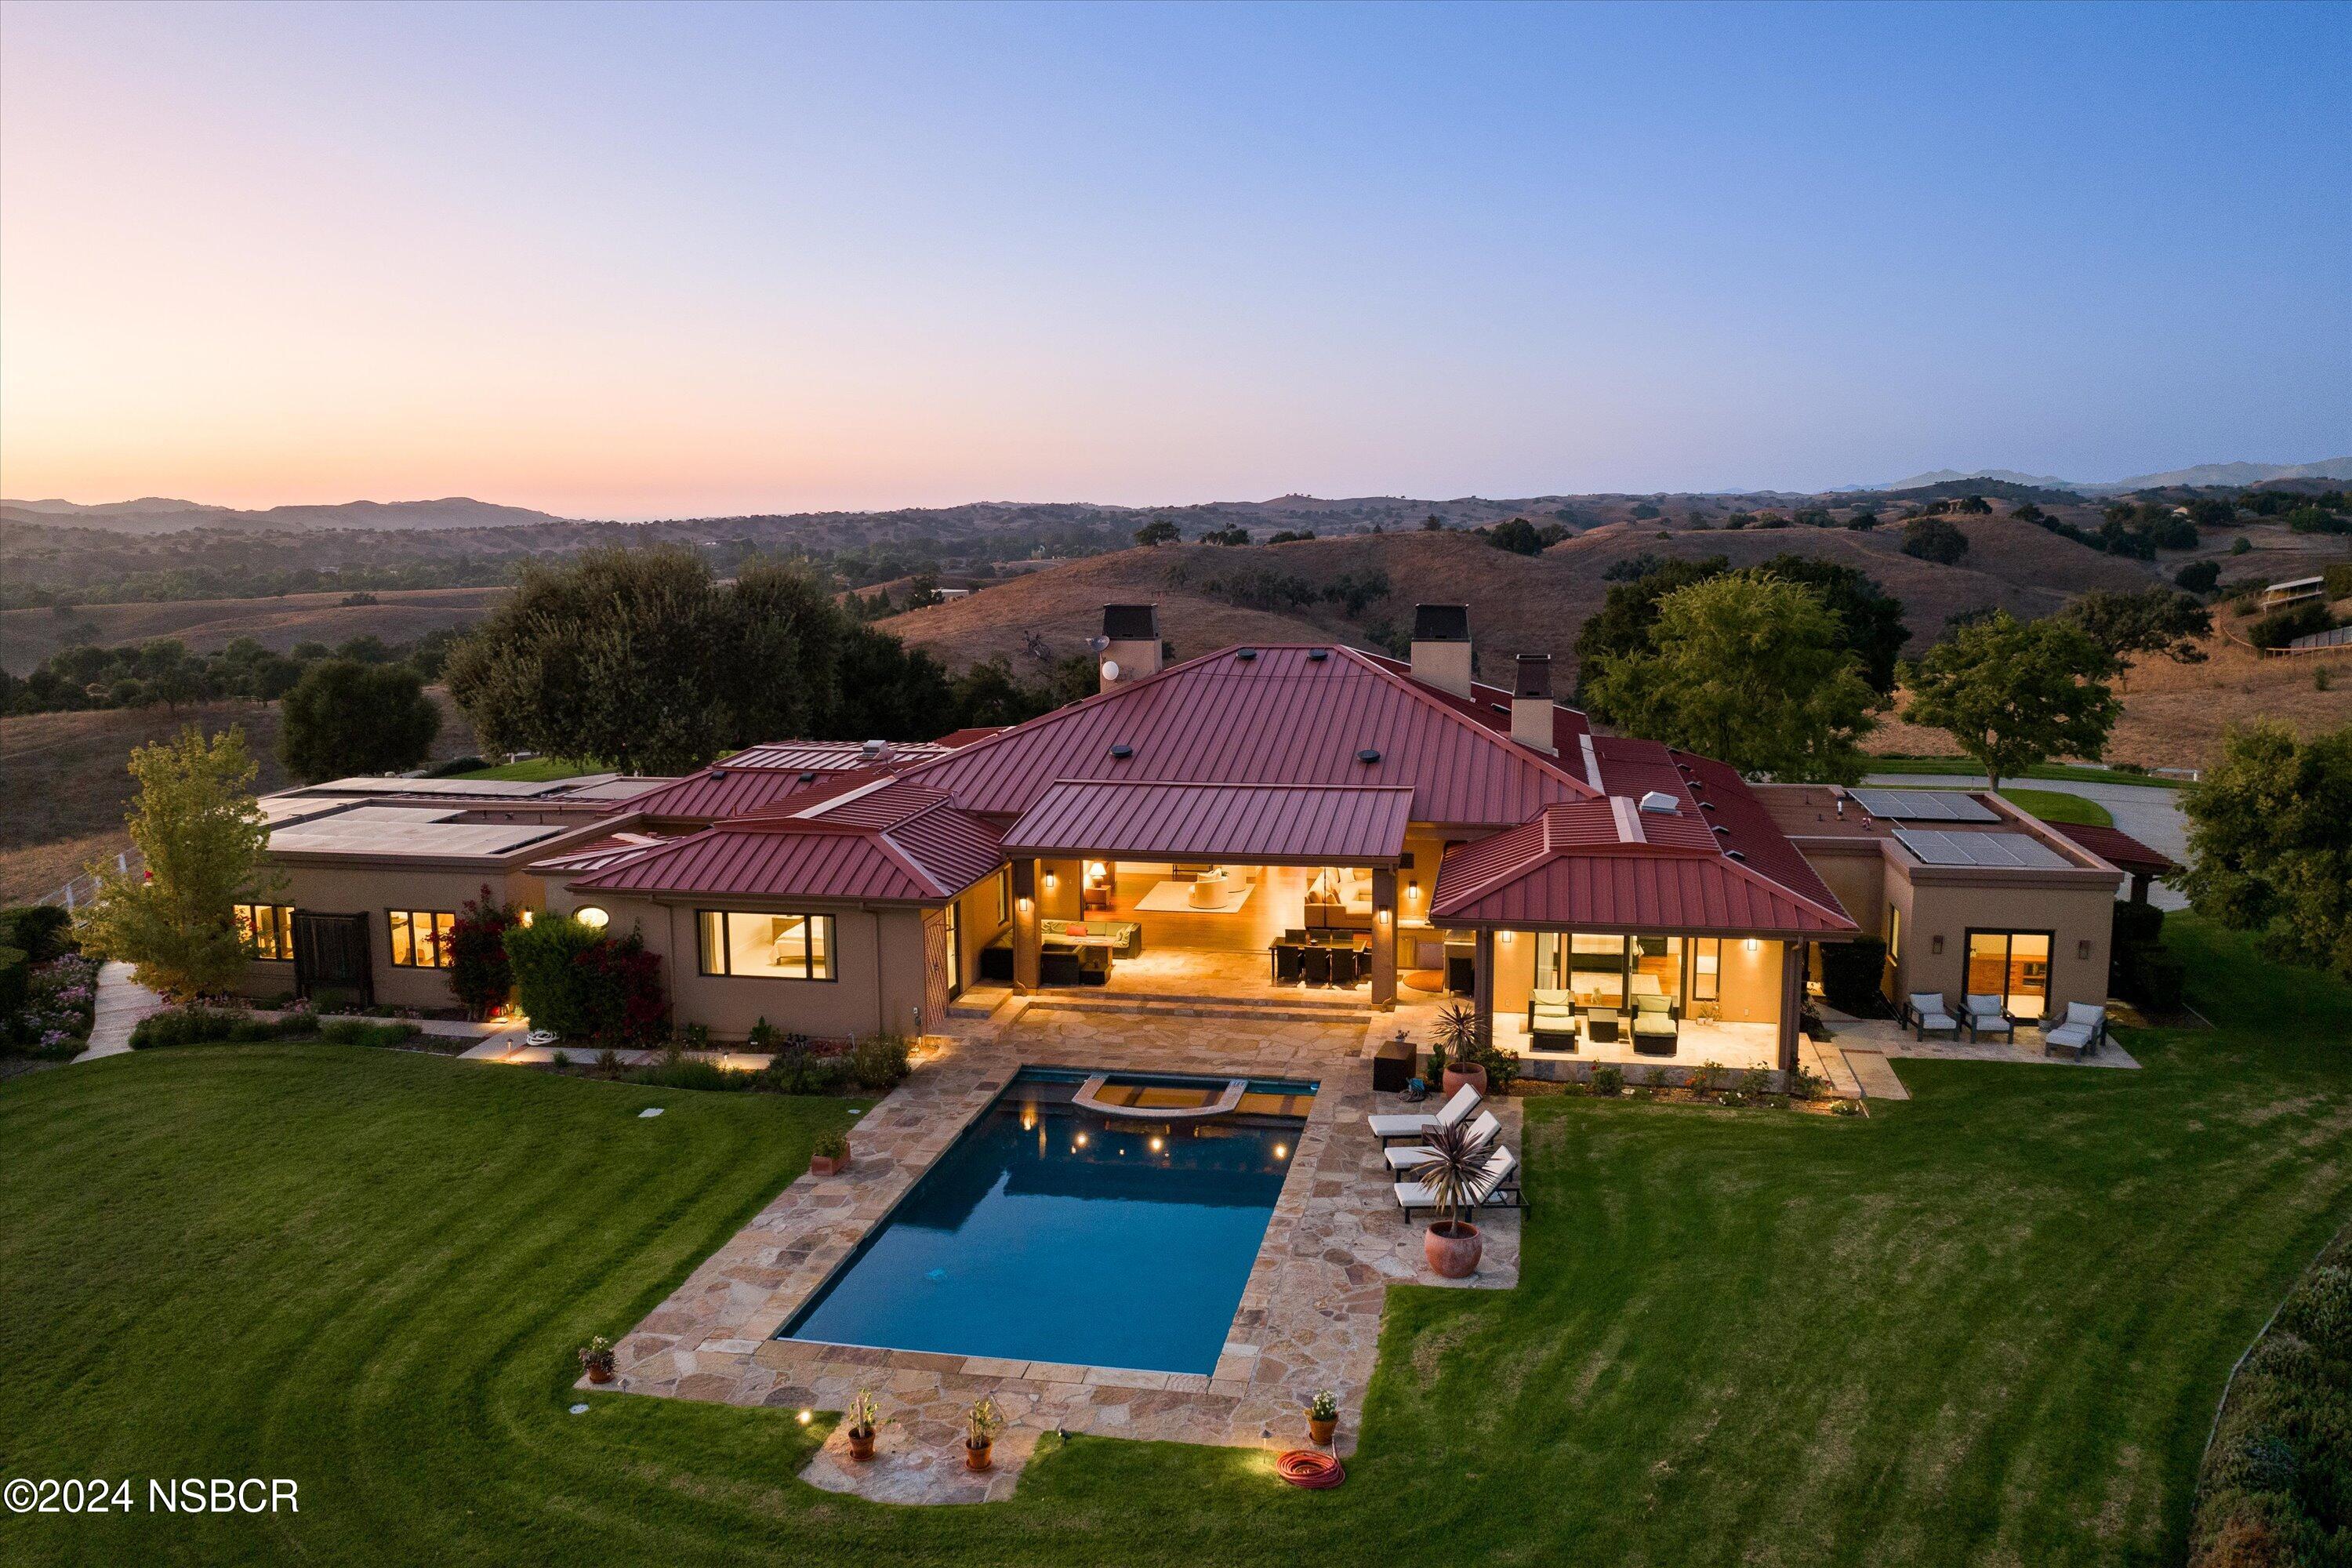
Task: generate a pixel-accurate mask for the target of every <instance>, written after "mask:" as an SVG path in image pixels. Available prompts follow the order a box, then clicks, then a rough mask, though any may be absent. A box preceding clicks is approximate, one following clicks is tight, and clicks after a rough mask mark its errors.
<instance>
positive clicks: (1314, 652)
mask: <svg viewBox="0 0 2352 1568" xmlns="http://www.w3.org/2000/svg"><path fill="white" fill-rule="evenodd" d="M1330 657H1331V650H1330V649H1329V648H1328V647H1310V648H1308V649H1307V663H1309V664H1320V663H1322V662H1323V661H1324V660H1325V659H1327V658H1330Z"/></svg>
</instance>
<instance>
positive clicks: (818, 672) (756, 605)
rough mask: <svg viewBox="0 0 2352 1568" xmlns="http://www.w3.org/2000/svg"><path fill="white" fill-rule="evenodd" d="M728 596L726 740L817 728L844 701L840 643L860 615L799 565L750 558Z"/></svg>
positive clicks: (763, 737) (862, 737)
mask: <svg viewBox="0 0 2352 1568" xmlns="http://www.w3.org/2000/svg"><path fill="white" fill-rule="evenodd" d="M725 596H726V599H727V601H728V603H727V606H726V607H727V610H728V612H729V614H728V616H727V619H728V621H729V622H730V642H729V647H730V652H728V654H727V655H726V657H725V660H724V662H725V663H726V664H727V665H728V666H729V667H730V668H729V669H728V671H727V672H726V685H725V690H726V692H727V706H728V710H729V711H728V715H727V718H726V721H725V730H726V733H727V736H728V738H729V740H730V742H733V743H735V744H738V745H749V744H753V743H756V742H761V741H776V740H783V739H785V738H787V737H791V736H800V735H814V734H815V733H816V732H817V731H818V730H819V728H821V727H823V726H824V724H825V723H826V721H827V720H828V719H829V717H830V716H831V715H832V714H833V713H834V712H835V710H837V709H838V707H839V705H840V700H841V679H840V671H839V652H840V647H841V643H842V640H843V639H844V638H845V637H846V636H847V635H848V624H849V622H850V621H852V620H853V619H857V618H859V617H856V616H853V615H852V614H851V613H850V612H849V611H848V610H847V609H846V608H845V607H836V606H835V604H834V601H833V595H832V594H831V592H829V591H828V589H827V587H826V585H825V584H823V583H821V582H819V581H818V580H817V578H816V576H815V574H814V573H812V572H810V571H809V570H808V569H807V568H806V567H805V566H801V565H780V564H778V563H774V562H751V563H745V564H744V565H742V566H740V567H738V568H737V569H736V573H735V585H734V587H733V588H732V589H730V590H728V591H727V592H726V595H725ZM851 597H853V598H855V597H856V595H851ZM876 597H877V598H882V597H883V595H878V594H877V595H876ZM885 603H886V605H887V599H886V600H885ZM875 733H885V734H891V735H894V736H895V735H896V734H898V731H876V732H875ZM856 738H857V739H859V740H870V739H872V738H873V736H872V734H867V735H860V736H858V737H856Z"/></svg>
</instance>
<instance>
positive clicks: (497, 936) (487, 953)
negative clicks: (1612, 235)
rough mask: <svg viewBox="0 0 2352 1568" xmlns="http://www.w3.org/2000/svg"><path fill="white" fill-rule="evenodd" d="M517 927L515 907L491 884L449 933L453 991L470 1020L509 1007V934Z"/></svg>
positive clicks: (469, 904) (459, 913)
mask: <svg viewBox="0 0 2352 1568" xmlns="http://www.w3.org/2000/svg"><path fill="white" fill-rule="evenodd" d="M517 924H518V919H517V916H516V913H515V908H514V906H513V905H512V904H509V903H502V902H500V901H499V898H498V896H497V895H496V894H494V893H492V892H491V891H490V889H489V884H488V883H487V882H486V883H484V884H483V885H482V890H481V893H480V894H479V896H478V897H476V898H473V899H471V900H467V903H466V906H465V907H464V908H463V909H461V910H458V911H457V924H456V925H455V926H454V927H452V928H451V930H450V932H449V989H450V990H451V991H453V992H455V993H456V994H457V1000H458V1001H460V1002H463V1003H464V1004H465V1005H466V1011H467V1014H468V1015H469V1016H473V1017H476V1018H484V1017H488V1016H489V1015H490V1014H491V1013H493V1012H496V1011H497V1010H498V1009H499V1008H500V1007H503V1006H505V1005H506V1004H507V998H508V996H509V995H510V994H512V993H513V991H514V969H513V967H512V966H511V965H510V964H509V963H508V962H507V932H508V931H510V930H512V929H514V927H515V926H516V925H517Z"/></svg>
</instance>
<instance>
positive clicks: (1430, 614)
mask: <svg viewBox="0 0 2352 1568" xmlns="http://www.w3.org/2000/svg"><path fill="white" fill-rule="evenodd" d="M1412 678H1413V679H1415V680H1418V681H1420V682H1421V683H1422V684H1423V685H1424V686H1433V687H1435V688H1437V689H1438V690H1440V691H1443V692H1446V693H1448V694H1449V695H1452V696H1454V697H1460V698H1464V699H1465V700H1466V699H1467V698H1468V697H1469V695H1470V606H1469V605H1414V606H1413V607H1412Z"/></svg>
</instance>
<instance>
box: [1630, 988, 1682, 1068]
mask: <svg viewBox="0 0 2352 1568" xmlns="http://www.w3.org/2000/svg"><path fill="white" fill-rule="evenodd" d="M1633 1009H1634V1011H1633V1052H1634V1054H1635V1055H1636V1056H1644V1057H1670V1056H1673V1055H1674V1054H1675V1046H1676V1045H1677V1044H1678V1043H1679V1042H1680V1040H1681V1037H1682V1026H1681V1025H1680V1024H1678V1023H1676V1022H1675V1005H1674V1004H1673V1003H1672V1002H1671V1001H1669V1000H1668V999H1667V998H1665V997H1664V996H1662V995H1661V996H1650V995H1641V996H1636V997H1634V998H1633Z"/></svg>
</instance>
